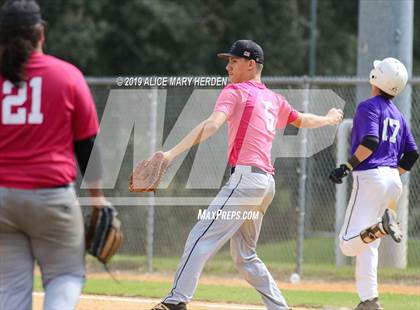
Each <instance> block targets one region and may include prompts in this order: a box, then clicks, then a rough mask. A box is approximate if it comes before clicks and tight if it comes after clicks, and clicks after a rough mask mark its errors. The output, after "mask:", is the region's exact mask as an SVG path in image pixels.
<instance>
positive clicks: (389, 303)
mask: <svg viewBox="0 0 420 310" xmlns="http://www.w3.org/2000/svg"><path fill="white" fill-rule="evenodd" d="M294 247H295V242H293V241H288V242H283V243H276V244H264V245H260V246H259V247H258V249H257V250H258V253H259V256H260V257H261V258H262V259H263V260H264V261H265V263H266V264H267V266H268V267H269V269H270V270H271V272H272V273H273V275H274V276H275V278H276V279H277V280H278V281H282V282H286V281H288V278H289V276H290V274H291V273H292V272H293V271H294V269H295V260H294V259H295V258H294V257H293V256H292V255H290V253H294V251H293V249H294ZM408 248H409V251H408V262H409V266H408V267H407V268H406V269H396V268H380V269H379V281H380V283H385V282H387V283H405V284H410V285H413V284H414V285H416V288H415V293H413V294H412V293H409V294H404V295H402V294H397V293H382V294H381V303H382V304H383V306H384V308H385V309H389V310H391V309H392V310H400V309H401V310H411V309H412V310H418V309H420V262H419V260H420V253H419V249H420V242H419V241H409V247H408ZM178 260H179V257H178V256H176V255H175V254H174V256H173V257H159V256H157V257H154V260H153V264H154V270H155V272H157V273H159V274H166V275H171V274H172V273H173V272H174V271H175V270H176V267H177V265H178ZM334 260H335V258H334V240H333V239H332V238H311V239H307V240H305V257H304V265H303V270H304V280H307V279H310V280H312V281H317V282H319V283H325V286H329V287H334V283H333V282H332V283H330V282H331V281H349V282H352V283H353V279H354V266H344V267H336V266H335V265H334ZM87 261H88V269H89V270H90V271H91V272H92V271H96V270H99V271H103V267H102V266H101V265H100V264H99V263H97V262H96V261H95V260H94V259H93V258H91V257H88V260H87ZM146 265H147V264H146V258H145V257H144V256H136V255H119V256H116V257H114V258H113V261H112V264H111V265H110V268H111V270H114V271H122V272H124V273H127V272H128V273H130V274H131V273H132V274H143V273H145V272H146ZM204 275H205V276H206V275H207V276H208V275H211V276H216V277H217V276H221V277H223V278H224V280H222V281H221V284H218V285H214V284H209V283H207V282H204V283H200V284H199V287H198V290H197V292H196V294H195V296H194V300H200V301H210V302H229V303H242V304H256V305H262V303H261V300H260V296H259V295H258V294H257V293H256V291H255V290H254V289H252V288H250V287H247V286H236V283H226V282H223V281H228V280H226V278H227V277H238V273H237V271H236V269H235V267H234V265H233V263H232V261H231V258H230V255H229V250H228V249H226V248H224V249H222V251H221V252H220V253H219V254H217V255H216V256H215V257H214V258H213V259H212V260H211V261H210V262H209V263H208V264H207V265H206V267H205V270H204ZM223 283H226V284H225V285H224V284H223ZM35 285H36V290H38V291H41V286H40V280H39V277H37V278H36V281H35ZM170 287H171V277H170V276H168V277H167V279H165V280H156V281H139V280H132V279H129V278H128V279H127V278H126V279H125V278H124V277H123V278H122V280H121V283H120V284H118V283H116V282H114V281H113V280H112V279H110V278H109V279H100V278H89V276H88V281H87V283H86V286H85V289H84V293H85V294H97V295H111V296H125V297H128V296H130V297H136V296H138V297H151V298H162V297H163V296H165V295H166V294H167V292H168V291H169V289H170ZM334 290H336V291H334ZM351 290H352V289H351ZM282 292H283V294H284V295H285V297H286V299H287V300H288V302H289V304H290V305H291V306H294V307H302V308H303V307H308V308H311V307H313V308H329V309H334V308H342V307H347V308H352V307H354V306H355V305H356V304H357V303H358V297H357V294H356V292H355V291H353V290H352V291H348V292H347V291H343V290H339V289H337V288H335V287H334V289H333V290H331V291H319V290H314V291H311V290H302V291H300V290H297V289H287V286H286V289H282ZM390 292H394V291H393V290H391V291H390ZM416 292H417V293H416ZM410 294H411V295H410Z"/></svg>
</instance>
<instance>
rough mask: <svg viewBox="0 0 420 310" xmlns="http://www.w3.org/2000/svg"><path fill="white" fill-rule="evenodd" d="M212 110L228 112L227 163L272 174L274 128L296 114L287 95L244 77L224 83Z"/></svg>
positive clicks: (289, 121)
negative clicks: (239, 81) (234, 81)
mask: <svg viewBox="0 0 420 310" xmlns="http://www.w3.org/2000/svg"><path fill="white" fill-rule="evenodd" d="M214 111H215V112H216V111H219V112H223V113H225V114H226V116H227V122H228V142H229V150H228V157H229V158H228V163H229V165H230V166H231V167H234V166H236V165H246V166H255V167H259V168H261V169H263V170H264V171H266V172H268V173H272V174H273V173H274V168H273V166H272V165H271V147H272V144H273V139H274V137H275V135H276V128H284V127H285V126H286V125H287V124H289V123H292V122H294V121H295V120H296V119H297V118H298V112H297V111H296V110H294V109H293V108H292V107H291V106H290V104H289V103H288V102H287V101H286V99H285V98H284V97H282V96H281V95H279V94H276V93H274V92H273V91H271V90H269V89H268V88H267V87H265V85H264V84H261V83H258V82H255V81H247V82H244V83H237V84H229V85H228V86H226V87H225V88H224V89H223V91H222V92H221V94H220V95H219V98H218V99H217V102H216V106H215V108H214Z"/></svg>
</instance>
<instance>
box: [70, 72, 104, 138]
mask: <svg viewBox="0 0 420 310" xmlns="http://www.w3.org/2000/svg"><path fill="white" fill-rule="evenodd" d="M72 86H73V100H74V102H73V104H74V111H73V113H74V115H73V134H74V140H75V141H80V140H84V139H87V138H89V137H92V136H94V135H96V134H97V133H98V131H99V122H98V116H97V114H96V107H95V103H94V101H93V98H92V94H91V92H90V89H89V86H88V85H87V83H86V81H85V79H84V77H83V75H82V74H81V73H80V72H78V75H77V76H76V79H75V83H73V85H72Z"/></svg>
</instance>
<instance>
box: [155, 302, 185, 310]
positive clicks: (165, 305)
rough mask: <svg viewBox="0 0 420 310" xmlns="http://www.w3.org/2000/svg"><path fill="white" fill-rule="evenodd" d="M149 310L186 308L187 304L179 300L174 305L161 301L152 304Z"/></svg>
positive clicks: (178, 309) (183, 309)
mask: <svg viewBox="0 0 420 310" xmlns="http://www.w3.org/2000/svg"><path fill="white" fill-rule="evenodd" d="M151 310H187V305H186V304H185V302H180V303H179V304H176V305H174V304H168V303H164V302H161V303H159V304H157V305H156V306H154V307H153V308H152V309H151Z"/></svg>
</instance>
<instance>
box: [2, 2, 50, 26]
mask: <svg viewBox="0 0 420 310" xmlns="http://www.w3.org/2000/svg"><path fill="white" fill-rule="evenodd" d="M39 22H42V17H41V9H40V8H39V5H38V3H37V2H36V1H34V0H7V1H6V2H5V3H4V4H3V6H2V7H1V9H0V26H33V25H36V24H38V23H39Z"/></svg>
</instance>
